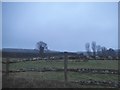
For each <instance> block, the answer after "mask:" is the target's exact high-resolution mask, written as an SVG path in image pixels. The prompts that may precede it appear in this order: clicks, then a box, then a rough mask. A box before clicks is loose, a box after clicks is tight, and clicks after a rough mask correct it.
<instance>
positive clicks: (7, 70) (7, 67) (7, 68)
mask: <svg viewBox="0 0 120 90" xmlns="http://www.w3.org/2000/svg"><path fill="white" fill-rule="evenodd" d="M8 75H9V58H7V60H6V76H8Z"/></svg>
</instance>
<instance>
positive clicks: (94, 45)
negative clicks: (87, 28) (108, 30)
mask: <svg viewBox="0 0 120 90" xmlns="http://www.w3.org/2000/svg"><path fill="white" fill-rule="evenodd" d="M91 48H92V51H93V56H94V58H95V57H96V42H95V41H93V42H92V44H91Z"/></svg>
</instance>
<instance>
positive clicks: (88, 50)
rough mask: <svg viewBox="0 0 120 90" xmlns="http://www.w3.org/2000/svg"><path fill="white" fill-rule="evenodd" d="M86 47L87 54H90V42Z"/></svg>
mask: <svg viewBox="0 0 120 90" xmlns="http://www.w3.org/2000/svg"><path fill="white" fill-rule="evenodd" d="M85 48H86V51H87V55H88V56H90V43H86V44H85Z"/></svg>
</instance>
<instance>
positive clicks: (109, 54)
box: [85, 41, 120, 59]
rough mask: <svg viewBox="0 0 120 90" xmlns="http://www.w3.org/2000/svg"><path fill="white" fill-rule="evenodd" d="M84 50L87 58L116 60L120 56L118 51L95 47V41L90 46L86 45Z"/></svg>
mask: <svg viewBox="0 0 120 90" xmlns="http://www.w3.org/2000/svg"><path fill="white" fill-rule="evenodd" d="M85 48H86V52H87V56H88V57H89V58H91V57H92V58H95V59H96V58H103V59H118V58H119V56H120V55H119V54H120V53H119V52H120V50H119V49H118V50H114V49H112V48H109V49H107V48H106V47H105V46H100V45H97V44H96V42H95V41H93V42H92V43H91V44H90V43H86V44H85Z"/></svg>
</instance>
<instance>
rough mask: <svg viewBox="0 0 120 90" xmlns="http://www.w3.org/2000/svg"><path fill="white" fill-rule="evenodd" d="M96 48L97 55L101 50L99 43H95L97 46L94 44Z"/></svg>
mask: <svg viewBox="0 0 120 90" xmlns="http://www.w3.org/2000/svg"><path fill="white" fill-rule="evenodd" d="M96 49H97V50H96V51H97V55H98V56H99V55H100V52H101V50H102V49H101V46H100V45H97V46H96Z"/></svg>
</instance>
